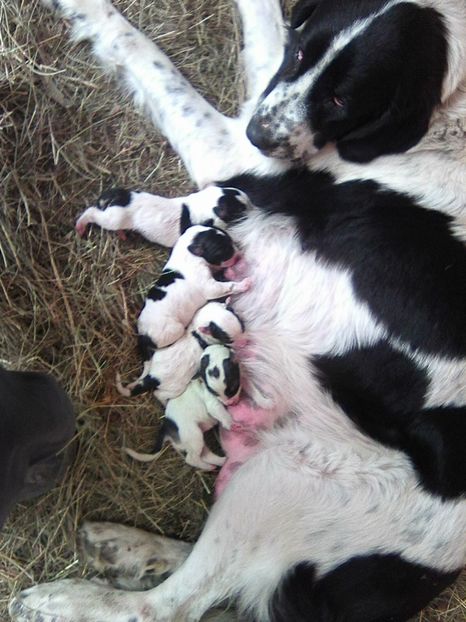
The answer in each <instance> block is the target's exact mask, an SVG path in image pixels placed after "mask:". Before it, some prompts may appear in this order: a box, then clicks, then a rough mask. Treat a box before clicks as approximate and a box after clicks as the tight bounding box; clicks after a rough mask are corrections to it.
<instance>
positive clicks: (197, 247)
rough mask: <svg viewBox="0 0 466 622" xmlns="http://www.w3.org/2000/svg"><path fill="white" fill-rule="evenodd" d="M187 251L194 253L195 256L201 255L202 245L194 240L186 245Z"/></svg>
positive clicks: (202, 251)
mask: <svg viewBox="0 0 466 622" xmlns="http://www.w3.org/2000/svg"><path fill="white" fill-rule="evenodd" d="M188 251H189V252H190V253H192V254H193V255H196V257H202V256H203V254H204V247H203V246H202V244H199V243H198V242H197V243H196V242H194V243H193V244H190V245H189V246H188Z"/></svg>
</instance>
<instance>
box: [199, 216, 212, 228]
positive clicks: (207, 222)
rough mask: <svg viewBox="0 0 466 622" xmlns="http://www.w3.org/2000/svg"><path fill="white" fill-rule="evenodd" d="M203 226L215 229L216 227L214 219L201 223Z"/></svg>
mask: <svg viewBox="0 0 466 622" xmlns="http://www.w3.org/2000/svg"><path fill="white" fill-rule="evenodd" d="M201 225H204V227H213V226H214V219H213V218H207V220H204V221H203V222H201Z"/></svg>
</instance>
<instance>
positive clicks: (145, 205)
mask: <svg viewBox="0 0 466 622" xmlns="http://www.w3.org/2000/svg"><path fill="white" fill-rule="evenodd" d="M97 205H98V207H89V208H87V209H86V210H85V211H84V212H83V214H81V216H80V217H79V218H78V220H77V222H76V231H77V232H78V234H79V235H81V236H82V235H84V233H85V231H86V228H87V226H88V225H89V224H91V223H95V224H97V225H99V226H100V227H102V228H103V229H109V230H110V231H123V230H125V229H130V230H133V231H137V232H138V233H140V234H141V235H143V236H144V237H145V238H146V239H148V240H150V241H151V242H155V243H157V244H161V245H162V246H169V247H172V246H174V245H175V244H176V241H177V240H178V238H179V236H180V234H182V233H184V232H185V231H186V229H187V228H188V227H190V226H191V225H197V224H199V225H213V226H215V227H220V228H221V229H224V228H225V227H226V226H227V225H228V223H230V222H234V221H237V220H239V219H241V218H242V217H243V216H244V215H245V213H246V211H247V210H248V209H249V208H250V207H251V205H250V202H249V199H248V197H247V195H246V194H244V192H241V190H237V189H236V188H218V187H217V186H208V187H207V188H204V190H201V191H200V192H194V193H193V194H190V195H188V196H185V197H178V198H174V199H167V198H165V197H159V196H157V195H154V194H149V193H147V192H135V191H129V190H125V189H124V188H112V189H111V190H107V191H106V192H104V193H103V194H102V195H101V196H100V197H99V199H98V200H97ZM99 208H100V209H99Z"/></svg>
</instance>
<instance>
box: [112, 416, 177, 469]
mask: <svg viewBox="0 0 466 622" xmlns="http://www.w3.org/2000/svg"><path fill="white" fill-rule="evenodd" d="M179 440H180V437H179V434H178V426H177V425H176V423H174V422H173V421H171V419H163V422H162V425H161V426H160V430H159V434H158V436H157V439H156V441H155V445H154V449H153V452H152V453H151V454H146V453H141V452H139V451H134V449H131V448H130V447H123V451H124V452H125V453H126V454H128V456H130V457H131V458H133V460H137V461H138V462H152V461H153V460H156V458H158V457H159V455H160V453H161V451H162V449H163V446H164V445H165V443H166V442H167V441H169V442H170V443H172V444H173V445H174V446H175V447H176V446H177V443H178V442H179Z"/></svg>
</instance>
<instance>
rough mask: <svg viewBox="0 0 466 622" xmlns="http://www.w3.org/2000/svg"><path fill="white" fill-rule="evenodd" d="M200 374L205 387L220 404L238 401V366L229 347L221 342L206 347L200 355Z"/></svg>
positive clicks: (230, 404) (239, 383) (228, 404)
mask: <svg viewBox="0 0 466 622" xmlns="http://www.w3.org/2000/svg"><path fill="white" fill-rule="evenodd" d="M200 374H201V378H202V379H203V380H204V383H205V385H206V387H207V389H208V390H209V391H210V393H212V395H214V396H215V397H217V398H218V399H219V400H220V401H221V402H222V404H225V406H232V405H233V404H236V403H237V402H238V401H239V397H240V393H241V378H240V368H239V365H238V363H237V361H236V360H235V355H234V352H233V350H232V349H231V348H228V347H226V346H224V345H222V344H217V345H212V346H209V347H208V348H206V349H205V350H204V352H203V354H202V356H201V364H200Z"/></svg>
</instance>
